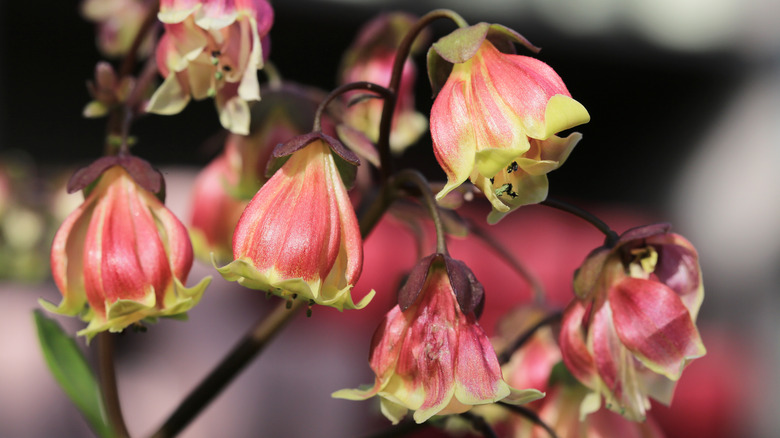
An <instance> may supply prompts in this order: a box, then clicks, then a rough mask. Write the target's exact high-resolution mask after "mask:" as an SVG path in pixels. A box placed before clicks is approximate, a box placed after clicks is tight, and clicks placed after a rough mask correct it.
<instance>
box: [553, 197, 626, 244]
mask: <svg viewBox="0 0 780 438" xmlns="http://www.w3.org/2000/svg"><path fill="white" fill-rule="evenodd" d="M540 204H541V205H546V206H548V207H552V208H557V209H558V210H561V211H565V212H567V213H571V214H573V215H575V216H578V217H580V218H582V219H584V220H586V221H588V222H589V223H590V224H591V225H593V226H594V227H596V228H597V229H598V230H599V231H601V232H602V233H604V236H606V237H605V239H604V246H606V247H607V248H611V247H613V246H615V243H617V241H618V238H619V236H618V234H617V233H616V232H615V231H613V230H612V228H610V227H609V225H607V224H606V223H605V222H604V221H602V220H601V219H599V218H598V217H596V215H594V214H592V213H590V212H588V211H585V210H583V209H581V208H579V207H576V206H574V205H571V204H569V203H567V202H563V201H560V200H558V199H552V198H547V199H546V200H544V201H542V202H540Z"/></svg>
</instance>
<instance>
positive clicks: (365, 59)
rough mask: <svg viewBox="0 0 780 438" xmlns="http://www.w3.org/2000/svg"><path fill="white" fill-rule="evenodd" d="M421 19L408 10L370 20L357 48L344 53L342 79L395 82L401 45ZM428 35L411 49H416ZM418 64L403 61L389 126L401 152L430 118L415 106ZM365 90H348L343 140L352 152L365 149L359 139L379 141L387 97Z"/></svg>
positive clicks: (341, 130)
mask: <svg viewBox="0 0 780 438" xmlns="http://www.w3.org/2000/svg"><path fill="white" fill-rule="evenodd" d="M416 20H417V18H416V17H414V16H413V15H409V14H405V13H400V12H397V13H390V14H382V15H380V16H378V17H376V18H374V19H373V20H371V21H369V22H368V23H366V25H365V26H363V28H362V29H361V30H360V32H359V33H358V36H357V37H356V38H355V41H354V42H353V43H352V46H351V47H350V48H349V50H348V51H347V52H346V53H345V55H344V58H343V60H342V65H341V82H342V84H348V83H351V82H360V81H367V82H373V83H375V84H379V85H382V86H387V85H388V84H389V83H390V77H391V75H392V70H393V63H394V61H395V56H396V52H397V48H398V45H399V44H400V43H401V40H402V39H403V38H404V36H406V34H407V32H408V31H409V30H410V28H411V27H412V26H413V25H414V23H415V21H416ZM424 40H425V38H424V37H423V38H420V41H419V42H418V43H417V44H416V45H415V46H414V47H413V48H412V52H413V53H414V52H415V51H417V49H418V48H419V47H421V46H422V45H423V44H422V43H423V41H424ZM416 78H417V67H416V66H415V64H414V62H413V61H412V60H411V59H407V60H406V61H405V63H404V66H403V70H402V73H401V81H400V84H399V89H398V90H397V101H396V105H395V112H394V114H393V124H392V126H391V129H390V149H391V150H392V151H393V152H395V153H401V152H403V150H404V149H406V148H407V147H409V146H411V145H412V144H414V143H415V142H416V141H417V140H418V139H419V138H420V136H421V135H422V134H423V133H425V131H426V130H427V129H428V120H427V119H426V118H425V116H424V115H422V114H421V113H419V112H417V111H416V110H415V105H414V82H415V80H416ZM364 93H365V92H363V91H353V92H350V93H346V94H345V98H346V99H347V101H348V106H347V108H346V110H345V112H344V125H341V126H339V134H340V135H341V139H342V140H343V141H344V142H345V143H347V145H349V146H350V148H352V149H353V150H356V151H357V150H362V149H364V148H365V147H361V146H358V145H355V144H354V143H356V142H359V141H361V140H362V138H360V137H359V136H360V135H362V136H363V138H364V139H366V140H368V141H370V142H372V143H376V142H377V140H378V138H379V124H380V119H381V117H382V108H383V106H384V100H382V99H376V98H371V97H368V96H366V95H365V94H364Z"/></svg>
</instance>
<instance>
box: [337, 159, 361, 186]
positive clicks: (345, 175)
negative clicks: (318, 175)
mask: <svg viewBox="0 0 780 438" xmlns="http://www.w3.org/2000/svg"><path fill="white" fill-rule="evenodd" d="M331 156H332V157H333V161H334V162H335V163H336V169H338V171H339V176H341V181H342V182H343V183H344V186H345V187H346V188H347V190H350V189H352V187H354V185H355V178H356V177H357V166H355V165H354V164H352V163H350V162H349V161H347V160H345V159H343V158H341V156H339V154H331Z"/></svg>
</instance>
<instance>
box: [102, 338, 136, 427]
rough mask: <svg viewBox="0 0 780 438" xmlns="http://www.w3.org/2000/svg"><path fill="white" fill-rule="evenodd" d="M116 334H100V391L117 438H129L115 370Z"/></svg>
mask: <svg viewBox="0 0 780 438" xmlns="http://www.w3.org/2000/svg"><path fill="white" fill-rule="evenodd" d="M114 336H115V335H114V334H112V333H109V332H101V333H100V334H98V367H99V369H100V389H101V392H102V393H103V402H104V403H105V405H106V416H107V417H108V422H109V424H110V425H111V429H112V431H113V432H114V436H115V437H116V438H128V437H129V436H130V434H129V433H128V432H127V426H126V425H125V419H124V416H123V415H122V406H121V405H120V403H119V390H118V388H117V384H116V372H115V370H114Z"/></svg>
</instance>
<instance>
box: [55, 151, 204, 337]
mask: <svg viewBox="0 0 780 438" xmlns="http://www.w3.org/2000/svg"><path fill="white" fill-rule="evenodd" d="M136 160H137V159H136ZM99 161H100V160H99ZM104 161H107V160H104ZM116 161H117V162H119V160H116ZM138 161H140V160H138ZM98 164H100V163H98ZM128 167H130V168H131V169H132V167H131V166H128ZM93 168H94V166H93ZM86 173H88V172H86ZM84 174H85V172H79V173H77V174H76V175H75V176H79V175H84ZM51 266H52V274H53V276H54V281H55V283H56V284H57V287H58V288H59V290H60V292H61V293H62V296H63V300H62V302H61V303H60V305H59V306H58V307H55V306H54V305H52V304H50V303H47V302H44V301H41V305H42V306H43V307H44V308H46V309H47V310H49V311H51V312H55V313H59V314H63V315H69V316H74V315H76V314H79V313H82V318H83V319H84V320H85V321H87V322H88V323H89V325H88V326H87V327H86V328H85V329H83V330H81V331H79V332H78V334H79V335H84V336H86V337H87V339H88V340H89V339H91V338H92V337H93V336H95V335H96V334H97V333H99V332H101V331H105V330H109V331H111V332H120V331H122V330H123V329H124V328H125V327H127V326H129V325H131V324H134V323H137V322H139V321H142V320H150V321H154V320H155V319H156V318H157V317H161V316H179V317H180V316H182V315H183V314H184V312H186V311H187V310H189V309H190V308H191V307H193V306H194V305H196V304H197V303H198V301H199V300H200V297H201V295H202V294H203V291H204V290H205V288H206V286H208V284H209V281H210V280H211V279H210V278H205V279H204V280H202V281H201V282H200V283H199V284H198V285H196V286H194V287H192V288H187V287H185V286H184V283H185V282H186V281H187V275H188V274H189V271H190V268H191V267H192V245H191V244H190V239H189V237H188V236H187V230H186V228H185V227H184V225H182V223H181V222H179V220H178V219H177V218H176V217H175V216H174V215H173V214H172V213H171V212H170V211H169V210H168V209H167V208H165V206H164V205H163V204H162V202H160V200H158V199H157V197H155V195H154V194H153V193H151V192H150V191H148V190H146V189H145V188H143V187H142V186H141V185H139V184H138V183H137V182H136V181H135V180H134V178H133V177H131V175H130V173H128V170H126V169H125V167H123V166H122V165H118V164H117V165H113V166H111V167H109V168H108V169H106V170H105V171H104V172H102V175H100V177H99V179H98V180H97V182H96V183H95V186H94V188H92V190H91V191H90V192H89V195H88V196H87V198H86V199H85V200H84V203H83V204H81V206H79V208H78V209H76V210H75V211H74V212H72V213H71V214H70V216H68V218H67V219H66V220H65V222H64V223H63V224H62V225H61V226H60V229H59V230H58V231H57V234H56V235H55V236H54V242H53V243H52V250H51ZM85 305H88V307H89V308H88V310H87V311H86V312H83V311H84V307H85Z"/></svg>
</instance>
